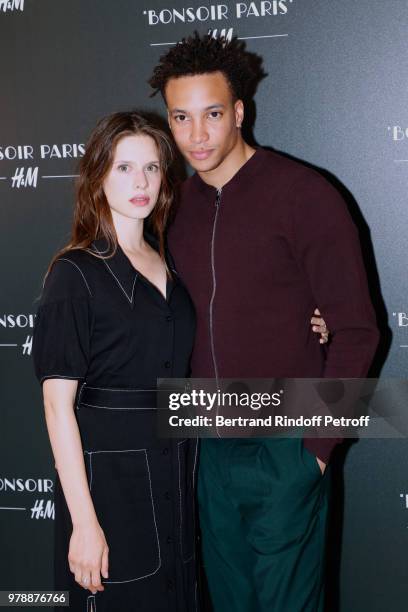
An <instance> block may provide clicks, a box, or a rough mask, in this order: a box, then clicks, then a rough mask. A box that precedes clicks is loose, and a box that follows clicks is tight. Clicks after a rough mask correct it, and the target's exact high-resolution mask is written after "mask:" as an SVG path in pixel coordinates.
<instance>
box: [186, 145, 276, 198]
mask: <svg viewBox="0 0 408 612" xmlns="http://www.w3.org/2000/svg"><path fill="white" fill-rule="evenodd" d="M254 148H255V153H254V154H253V155H252V157H250V158H249V159H248V161H246V162H245V164H244V165H243V166H241V168H240V169H239V170H238V171H237V172H236V173H235V174H234V176H233V177H232V178H231V179H230V180H229V181H228V183H225V185H223V187H222V191H223V193H226V192H229V191H231V192H233V191H235V190H236V189H242V184H243V183H246V182H247V181H251V180H252V178H253V175H254V174H255V173H256V171H257V170H258V168H259V167H260V166H261V165H262V163H263V160H264V158H265V153H266V151H265V149H263V148H262V147H254ZM191 180H192V181H193V184H194V186H195V187H196V188H197V189H198V190H199V191H201V192H202V193H203V194H204V195H206V196H212V197H213V198H215V194H216V191H217V189H216V188H215V187H213V186H212V185H208V183H206V182H205V181H203V179H202V178H201V177H200V175H199V174H198V173H197V172H196V173H195V174H194V175H193V176H192V179H191Z"/></svg>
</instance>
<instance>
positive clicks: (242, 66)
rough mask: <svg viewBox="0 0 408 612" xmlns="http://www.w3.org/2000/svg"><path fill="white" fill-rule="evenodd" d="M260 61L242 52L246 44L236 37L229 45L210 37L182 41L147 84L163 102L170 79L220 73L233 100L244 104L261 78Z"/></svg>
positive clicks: (166, 54) (197, 36) (226, 41)
mask: <svg viewBox="0 0 408 612" xmlns="http://www.w3.org/2000/svg"><path fill="white" fill-rule="evenodd" d="M259 60H260V58H259V57H258V56H256V55H255V54H253V53H249V52H248V51H247V50H246V49H245V43H243V42H242V41H239V40H238V39H237V38H236V37H234V38H232V39H231V40H230V41H229V40H227V39H225V38H223V37H220V38H213V37H212V36H211V35H210V34H205V35H202V36H200V35H199V34H198V32H194V34H193V35H192V36H189V37H188V38H183V39H182V40H181V41H180V42H178V43H177V44H176V45H175V46H174V47H172V48H171V49H170V50H169V51H167V53H165V54H164V55H162V56H161V57H160V60H159V63H158V64H157V66H156V67H155V69H154V71H153V74H152V76H151V78H150V79H149V81H148V82H149V84H150V85H151V87H152V88H153V90H154V91H153V93H152V94H151V95H152V96H154V95H155V94H157V93H158V92H159V91H160V92H161V94H162V96H163V98H164V99H165V89H166V85H167V82H168V81H169V79H173V78H178V77H183V76H194V75H196V74H208V73H211V72H218V71H220V72H222V73H223V74H224V76H225V77H226V79H227V81H228V83H229V86H230V88H231V92H232V96H233V98H234V101H235V100H243V99H245V98H246V97H247V95H248V92H250V91H251V89H253V87H254V83H255V81H257V80H258V78H259V76H260V74H262V76H264V75H263V73H262V71H261V73H260V61H259Z"/></svg>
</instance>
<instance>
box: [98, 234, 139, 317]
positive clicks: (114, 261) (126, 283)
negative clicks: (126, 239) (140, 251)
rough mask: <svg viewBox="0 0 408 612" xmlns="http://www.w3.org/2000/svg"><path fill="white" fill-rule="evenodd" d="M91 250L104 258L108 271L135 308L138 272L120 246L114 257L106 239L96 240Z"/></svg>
mask: <svg viewBox="0 0 408 612" xmlns="http://www.w3.org/2000/svg"><path fill="white" fill-rule="evenodd" d="M91 249H92V250H93V251H94V252H95V253H97V254H98V255H100V256H102V261H103V263H104V265H105V267H106V269H107V270H108V271H109V273H110V274H111V275H112V276H113V278H114V279H115V282H116V283H117V285H118V287H119V288H120V289H121V291H122V293H123V294H124V295H125V296H126V298H127V300H128V301H129V303H130V304H131V306H132V307H133V298H134V293H135V285H136V281H137V277H138V272H137V270H135V268H134V267H133V266H132V264H131V263H130V261H129V259H128V258H127V257H126V255H125V254H124V252H123V251H122V249H121V247H120V246H119V244H118V246H117V249H116V251H115V253H114V254H113V255H111V253H110V252H109V250H108V241H107V240H106V239H105V238H98V239H97V240H94V241H93V242H92V245H91Z"/></svg>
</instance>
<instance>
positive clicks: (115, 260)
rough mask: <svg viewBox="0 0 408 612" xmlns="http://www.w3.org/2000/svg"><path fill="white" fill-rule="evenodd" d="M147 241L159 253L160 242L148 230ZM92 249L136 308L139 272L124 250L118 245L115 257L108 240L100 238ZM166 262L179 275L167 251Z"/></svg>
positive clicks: (95, 241) (94, 242)
mask: <svg viewBox="0 0 408 612" xmlns="http://www.w3.org/2000/svg"><path fill="white" fill-rule="evenodd" d="M143 236H144V238H145V240H146V241H147V242H148V243H149V244H150V246H151V247H153V248H154V249H155V250H156V251H159V241H158V240H157V238H156V237H155V236H154V235H153V234H151V233H150V232H148V231H147V230H146V229H145V230H144V232H143ZM91 249H92V250H93V251H94V252H95V253H97V254H98V255H100V256H102V260H103V262H104V265H105V266H106V269H107V270H108V271H109V273H110V274H111V275H112V276H113V278H114V279H115V282H116V283H117V285H118V287H119V288H120V290H121V291H122V293H123V294H124V295H125V296H126V298H127V300H128V301H129V303H130V305H131V306H132V308H133V306H134V294H135V286H136V282H137V278H138V276H139V272H138V271H137V270H136V269H135V268H134V267H133V266H132V264H131V262H130V261H129V259H128V257H127V256H126V255H125V253H124V251H123V249H122V248H121V246H120V245H119V244H118V246H117V249H116V251H115V253H114V254H113V255H111V254H110V252H109V247H108V241H107V240H106V238H98V239H96V240H94V241H93V242H92V245H91ZM166 261H167V265H168V267H169V269H170V270H171V271H172V272H173V273H174V274H175V275H177V271H176V270H175V268H174V263H173V261H172V259H171V257H170V255H169V253H168V251H167V249H166Z"/></svg>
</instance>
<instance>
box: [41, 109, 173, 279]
mask: <svg viewBox="0 0 408 612" xmlns="http://www.w3.org/2000/svg"><path fill="white" fill-rule="evenodd" d="M132 135H145V136H150V137H151V138H152V139H153V140H154V142H155V144H156V146H157V150H158V153H159V161H160V172H161V187H160V192H159V196H158V199H157V202H156V205H155V207H154V208H153V210H152V212H151V213H150V215H149V217H148V223H149V225H150V227H151V229H152V231H153V233H154V234H155V236H156V238H157V239H158V241H159V252H160V256H161V258H162V259H163V261H164V263H166V262H165V255H164V253H165V247H164V231H165V227H166V223H167V220H168V217H169V212H170V208H171V205H172V202H173V197H174V181H173V178H172V172H171V165H172V162H173V160H174V149H173V145H172V141H171V140H170V138H169V137H168V136H167V134H166V133H165V132H164V131H163V130H162V129H160V128H158V127H156V126H155V125H154V123H153V122H152V120H151V119H150V118H148V116H147V115H143V114H140V113H137V112H122V113H114V114H113V115H109V116H107V117H104V118H103V119H101V120H100V121H99V122H98V124H97V126H96V128H95V129H94V131H93V132H92V134H91V136H90V138H89V140H88V142H87V144H86V149H85V155H84V157H83V158H82V159H81V162H80V165H79V178H78V181H77V190H76V194H77V195H76V203H75V210H74V219H73V224H72V231H71V239H70V241H69V243H68V244H67V245H66V246H65V247H64V248H63V249H61V250H60V251H58V253H57V254H56V255H55V256H54V257H53V259H52V260H51V263H50V265H49V268H48V270H47V275H48V273H49V271H50V270H51V267H52V265H53V264H54V262H55V261H56V259H58V257H60V256H61V255H63V254H64V253H66V252H67V251H70V250H72V249H85V250H87V251H89V252H91V253H92V254H93V255H95V253H94V252H93V251H92V250H90V247H91V244H92V242H93V241H94V240H96V239H97V238H105V239H106V240H107V244H108V249H107V251H106V253H107V254H108V255H106V254H105V253H104V256H108V257H109V256H112V255H113V254H114V253H115V251H116V249H117V246H118V239H117V235H116V231H115V227H114V225H113V220H112V215H111V211H110V208H109V204H108V201H107V199H106V196H105V193H104V191H103V182H104V179H105V177H106V175H107V173H108V172H109V170H110V168H111V166H112V163H113V157H114V153H115V148H116V145H117V144H118V142H119V140H120V139H121V138H123V137H124V136H132ZM166 268H167V266H166Z"/></svg>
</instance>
